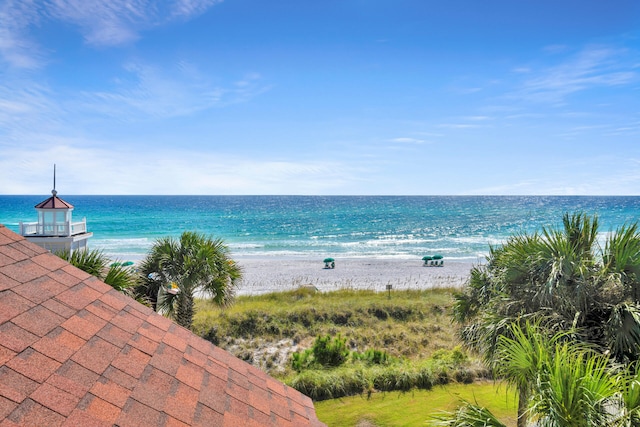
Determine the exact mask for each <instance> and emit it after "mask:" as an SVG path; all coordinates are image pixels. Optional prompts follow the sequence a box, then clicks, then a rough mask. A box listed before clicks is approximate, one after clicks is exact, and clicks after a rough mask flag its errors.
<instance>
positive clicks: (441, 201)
mask: <svg viewBox="0 0 640 427" xmlns="http://www.w3.org/2000/svg"><path fill="white" fill-rule="evenodd" d="M60 196H61V197H62V198H63V199H64V200H66V201H67V202H69V203H71V204H73V205H74V206H75V210H74V212H73V218H74V221H79V220H81V219H82V218H83V217H86V218H87V225H88V228H89V231H92V232H93V233H94V237H93V238H92V239H91V240H90V246H91V247H92V248H100V249H102V250H104V252H105V253H106V254H108V255H110V256H112V257H116V258H119V259H139V258H141V257H143V256H144V254H145V253H146V252H147V251H148V249H149V248H150V247H151V245H152V244H153V242H154V241H155V239H157V238H158V237H162V236H178V235H179V234H180V233H181V232H182V231H185V230H193V231H199V232H203V233H206V234H209V235H212V236H215V237H221V238H223V239H224V240H225V241H226V242H227V243H228V245H229V246H230V247H231V249H232V252H233V255H234V256H252V257H305V258H315V257H325V256H336V257H371V258H407V259H409V258H415V257H420V258H421V257H422V256H424V255H429V254H434V253H440V254H443V255H444V256H445V257H447V258H448V259H452V258H454V259H460V260H471V261H477V260H481V259H482V258H483V257H484V256H485V255H486V254H487V253H488V250H489V245H495V244H499V243H500V242H503V241H504V240H505V239H506V238H507V237H508V236H509V235H511V234H513V233H516V232H521V231H526V232H531V231H534V230H539V229H540V228H541V227H542V226H557V225H559V224H560V222H561V218H562V214H563V213H564V212H574V211H583V212H587V213H590V214H598V215H599V217H600V222H601V224H602V227H601V229H602V231H603V232H607V231H610V230H612V229H614V228H616V227H617V226H620V225H622V224H624V223H628V222H635V221H638V220H639V219H640V197H556V196H519V197H511V196H473V197H472V196H468V197H467V196H451V197H448V196H424V197H414V196H407V197H404V196H397V197H396V196H354V197H347V196H327V197H323V196H308V197H307V196H65V195H63V194H60ZM47 197H48V196H46V195H43V196H0V223H2V224H4V225H6V226H7V227H9V228H10V229H12V230H14V231H17V230H18V223H19V222H20V221H24V222H33V221H36V220H37V216H36V211H35V209H34V205H36V204H37V203H39V202H41V201H42V200H44V199H46V198H47Z"/></svg>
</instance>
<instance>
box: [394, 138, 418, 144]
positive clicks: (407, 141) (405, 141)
mask: <svg viewBox="0 0 640 427" xmlns="http://www.w3.org/2000/svg"><path fill="white" fill-rule="evenodd" d="M389 142H394V143H397V144H415V145H422V144H424V143H425V142H426V141H425V140H424V139H417V138H393V139H390V140H389Z"/></svg>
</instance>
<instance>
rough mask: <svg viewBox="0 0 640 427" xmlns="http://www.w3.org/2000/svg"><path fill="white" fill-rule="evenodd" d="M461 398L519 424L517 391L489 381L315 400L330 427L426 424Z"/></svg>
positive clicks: (320, 417) (388, 426)
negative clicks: (430, 418)
mask: <svg viewBox="0 0 640 427" xmlns="http://www.w3.org/2000/svg"><path fill="white" fill-rule="evenodd" d="M460 399H464V400H468V401H471V402H477V403H479V404H481V405H484V406H486V407H488V408H489V409H491V411H492V412H493V413H494V414H495V415H496V416H497V417H498V419H500V420H501V421H502V422H503V423H505V424H506V425H508V426H515V425H516V399H515V393H512V392H507V389H506V386H505V385H501V384H496V383H493V382H490V381H485V382H477V383H474V384H469V385H462V384H448V385H446V386H437V387H434V388H433V389H432V390H415V391H410V392H407V393H401V392H388V393H374V394H372V395H371V398H370V399H367V397H366V395H364V396H352V397H346V398H341V399H333V400H325V401H321V402H315V407H316V413H317V415H318V418H319V419H320V420H321V421H322V422H324V423H326V424H327V425H328V426H329V427H352V426H362V427H364V426H367V427H373V426H377V427H391V426H394V427H395V426H425V425H428V424H427V421H428V420H429V417H430V416H431V415H433V414H436V413H438V412H439V411H442V410H446V411H452V410H454V409H455V408H456V407H457V405H458V403H459V401H460Z"/></svg>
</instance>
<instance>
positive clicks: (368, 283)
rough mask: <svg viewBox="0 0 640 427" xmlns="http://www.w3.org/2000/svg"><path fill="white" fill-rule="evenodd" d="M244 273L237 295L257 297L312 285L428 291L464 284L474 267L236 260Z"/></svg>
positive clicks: (321, 288)
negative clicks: (325, 265) (325, 264)
mask: <svg viewBox="0 0 640 427" xmlns="http://www.w3.org/2000/svg"><path fill="white" fill-rule="evenodd" d="M235 260H236V261H237V262H238V264H239V265H240V267H241V268H242V271H243V278H242V281H241V282H240V284H239V286H238V289H237V294H238V295H256V294H264V293H270V292H281V291H288V290H293V289H296V288H298V287H300V286H314V287H315V288H316V289H318V290H319V291H321V292H329V291H335V290H339V289H366V290H374V291H386V290H387V285H391V286H392V289H395V290H406V289H430V288H443V287H455V288H460V287H462V286H464V285H465V283H466V282H467V280H468V278H469V272H470V271H471V268H472V267H473V266H474V265H477V263H472V262H470V261H450V260H446V259H445V261H444V265H443V266H442V267H425V266H424V265H423V262H422V261H421V260H405V259H402V260H400V259H363V258H346V259H336V261H335V268H332V269H331V268H324V263H323V262H321V261H318V260H317V259H297V258H266V259H257V258H254V257H239V258H235Z"/></svg>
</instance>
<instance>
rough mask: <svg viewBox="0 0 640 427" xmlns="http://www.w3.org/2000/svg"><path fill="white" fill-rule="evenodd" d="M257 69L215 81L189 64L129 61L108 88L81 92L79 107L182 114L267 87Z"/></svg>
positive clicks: (128, 114)
mask: <svg viewBox="0 0 640 427" xmlns="http://www.w3.org/2000/svg"><path fill="white" fill-rule="evenodd" d="M268 89H269V86H268V85H266V84H264V83H262V80H261V76H260V75H259V74H257V73H251V74H247V75H245V76H241V77H240V78H238V80H236V81H235V82H229V83H227V84H224V85H220V84H215V83H213V82H211V81H210V79H209V78H208V77H206V76H204V75H203V74H202V73H200V72H199V70H198V69H197V67H195V66H194V65H193V64H187V63H180V64H178V65H177V66H176V67H174V68H173V69H167V68H162V69H161V68H158V67H154V66H151V65H147V64H141V63H135V64H134V63H130V64H128V65H127V66H126V67H125V73H124V74H123V75H122V76H121V77H120V78H118V79H117V80H116V81H115V83H114V88H113V90H111V91H108V92H107V91H101V92H85V93H84V94H83V100H82V104H83V108H85V109H87V110H90V111H94V112H98V113H100V114H106V115H108V116H117V117H121V118H125V119H136V118H140V115H142V116H145V117H151V118H153V117H156V118H158V117H175V116H184V115H188V114H191V113H194V112H197V111H202V110H205V109H208V108H212V107H216V106H223V105H229V104H233V103H238V102H245V101H247V100H248V99H251V98H253V97H254V96H257V95H258V94H260V93H263V92H264V91H266V90H268Z"/></svg>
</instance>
